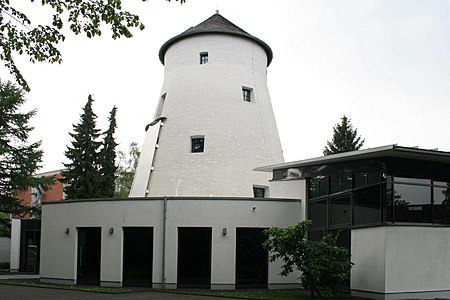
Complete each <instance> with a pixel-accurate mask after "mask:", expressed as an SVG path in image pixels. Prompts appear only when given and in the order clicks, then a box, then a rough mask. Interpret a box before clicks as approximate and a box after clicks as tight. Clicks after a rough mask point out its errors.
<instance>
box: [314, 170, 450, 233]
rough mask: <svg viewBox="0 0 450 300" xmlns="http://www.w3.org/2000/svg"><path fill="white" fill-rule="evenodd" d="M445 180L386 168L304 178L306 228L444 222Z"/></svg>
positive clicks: (448, 193) (449, 192)
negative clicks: (398, 173) (306, 181)
mask: <svg viewBox="0 0 450 300" xmlns="http://www.w3.org/2000/svg"><path fill="white" fill-rule="evenodd" d="M449 199H450V183H449V182H446V181H444V182H443V181H434V180H433V178H415V177H405V176H404V174H403V175H402V176H401V177H400V176H395V173H394V172H393V174H389V175H387V174H386V170H383V169H380V170H378V171H370V172H355V173H352V174H351V175H350V174H348V170H346V173H345V174H339V173H337V174H332V173H331V174H328V175H318V176H315V177H312V178H309V188H308V217H309V219H310V220H312V226H311V230H312V231H315V230H324V229H325V230H327V231H330V230H334V229H338V228H351V227H352V226H363V225H377V224H384V223H424V224H438V225H448V224H450V201H449Z"/></svg>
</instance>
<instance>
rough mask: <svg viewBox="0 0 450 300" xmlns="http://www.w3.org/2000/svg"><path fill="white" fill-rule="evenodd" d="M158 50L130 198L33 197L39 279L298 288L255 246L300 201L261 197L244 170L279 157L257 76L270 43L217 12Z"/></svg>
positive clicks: (256, 179)
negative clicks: (37, 205)
mask: <svg viewBox="0 0 450 300" xmlns="http://www.w3.org/2000/svg"><path fill="white" fill-rule="evenodd" d="M159 57H160V60H161V62H162V63H163V64H164V65H165V73H164V85H163V87H162V91H161V94H160V97H159V104H158V107H157V110H156V113H155V117H154V120H153V121H152V122H151V123H150V124H149V125H147V127H146V137H145V141H144V145H143V149H142V153H141V158H140V161H139V165H138V169H137V172H136V175H135V180H134V182H133V187H132V191H131V193H130V198H127V199H86V200H76V199H72V200H65V201H61V202H59V204H52V203H47V204H45V205H43V210H42V239H41V241H42V242H41V244H42V249H41V268H40V276H41V281H43V282H54V283H66V284H100V285H103V286H136V285H145V286H152V287H156V288H189V287H197V288H211V289H235V288H290V287H291V288H292V287H299V283H298V280H297V275H298V274H292V276H289V277H280V276H279V275H278V274H279V273H280V272H281V269H280V263H279V262H275V263H270V264H269V263H268V259H267V257H268V253H267V251H266V250H265V249H263V247H262V242H263V241H264V240H265V236H264V234H263V233H262V231H263V230H264V229H265V228H268V227H271V226H288V225H291V224H294V223H297V222H298V220H300V219H303V218H304V208H303V203H302V202H301V200H300V199H294V198H292V197H289V195H286V197H285V198H278V199H272V198H268V197H269V196H270V191H269V189H268V185H269V184H268V179H269V178H270V174H267V173H264V172H256V171H254V169H255V168H256V167H258V166H261V165H268V164H278V163H282V162H283V155H282V150H281V145H280V140H279V137H278V132H277V128H276V124H275V118H274V115H273V111H272V107H271V102H270V97H269V92H268V88H267V82H266V80H267V74H266V72H267V66H268V65H269V64H270V62H271V60H272V50H271V49H270V47H269V46H268V45H267V44H266V43H264V42H263V41H261V40H259V39H258V38H256V37H254V36H252V35H250V34H248V33H246V32H245V31H244V30H242V29H240V28H239V27H237V26H236V25H234V24H232V23H231V22H230V21H228V20H226V19H225V18H224V17H222V16H221V15H219V14H218V13H217V14H214V15H213V16H212V17H210V18H209V19H207V20H206V21H204V22H202V23H200V24H199V25H197V26H195V27H192V28H190V29H188V30H187V31H185V32H183V33H182V34H180V35H178V36H176V37H174V38H172V39H170V40H169V41H167V42H166V43H165V44H164V45H163V46H162V47H161V50H160V53H159ZM54 216H58V217H54ZM55 245H58V246H57V247H55Z"/></svg>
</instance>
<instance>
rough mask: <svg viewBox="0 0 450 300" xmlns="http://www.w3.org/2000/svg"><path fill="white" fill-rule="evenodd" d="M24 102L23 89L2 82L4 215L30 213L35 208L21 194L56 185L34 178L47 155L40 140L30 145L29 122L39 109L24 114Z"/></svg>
mask: <svg viewBox="0 0 450 300" xmlns="http://www.w3.org/2000/svg"><path fill="white" fill-rule="evenodd" d="M24 103H25V98H24V91H23V89H21V88H18V87H16V86H15V85H14V84H12V83H11V82H0V214H3V215H9V214H14V215H18V216H22V215H24V214H25V213H29V212H30V209H31V208H30V207H28V206H25V205H23V203H22V202H21V200H20V199H18V198H16V195H17V193H18V192H19V191H21V190H24V189H27V188H28V187H29V186H41V187H43V188H44V189H45V188H46V187H48V185H49V184H51V183H52V182H53V178H37V177H34V176H33V174H35V172H36V171H37V170H38V169H39V168H40V164H41V162H42V154H43V152H42V150H40V146H41V142H40V141H38V142H33V143H29V142H28V138H29V134H30V133H31V131H32V130H33V129H34V128H33V127H31V126H30V125H29V124H28V122H29V120H30V118H31V117H33V116H34V115H35V114H36V110H32V111H30V112H25V113H24V112H20V111H19V108H20V106H21V105H22V104H24ZM8 218H9V216H8ZM2 225H4V224H0V230H1V229H2V228H1V227H2Z"/></svg>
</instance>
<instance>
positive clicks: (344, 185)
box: [341, 175, 352, 191]
mask: <svg viewBox="0 0 450 300" xmlns="http://www.w3.org/2000/svg"><path fill="white" fill-rule="evenodd" d="M351 189H352V176H351V175H342V176H341V191H347V190H351Z"/></svg>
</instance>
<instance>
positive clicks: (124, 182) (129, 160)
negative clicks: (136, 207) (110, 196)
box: [115, 142, 141, 198]
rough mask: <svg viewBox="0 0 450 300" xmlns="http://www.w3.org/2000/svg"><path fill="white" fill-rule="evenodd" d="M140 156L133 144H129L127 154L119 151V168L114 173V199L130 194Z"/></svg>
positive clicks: (135, 145)
mask: <svg viewBox="0 0 450 300" xmlns="http://www.w3.org/2000/svg"><path fill="white" fill-rule="evenodd" d="M140 155H141V152H140V151H139V146H138V144H137V143H135V142H132V143H130V148H129V149H128V153H125V152H123V151H119V153H118V156H119V166H118V168H117V172H116V193H115V196H116V197H119V198H125V197H128V195H129V194H130V190H131V185H132V184H133V179H134V174H135V173H136V168H137V165H138V161H139V156H140Z"/></svg>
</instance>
